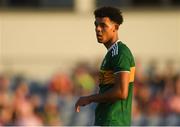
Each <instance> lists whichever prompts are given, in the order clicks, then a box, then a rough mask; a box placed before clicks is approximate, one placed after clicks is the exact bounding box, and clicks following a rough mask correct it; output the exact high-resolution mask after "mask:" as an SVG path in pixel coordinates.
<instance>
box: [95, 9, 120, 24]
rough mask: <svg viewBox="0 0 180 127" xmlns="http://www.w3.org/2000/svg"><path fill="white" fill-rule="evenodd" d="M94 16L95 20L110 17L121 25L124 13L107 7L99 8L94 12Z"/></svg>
mask: <svg viewBox="0 0 180 127" xmlns="http://www.w3.org/2000/svg"><path fill="white" fill-rule="evenodd" d="M94 15H95V18H97V17H99V18H103V17H109V18H110V19H111V20H112V21H113V22H115V23H117V24H119V25H120V24H122V22H123V16H122V12H121V11H120V10H119V9H117V8H115V7H110V6H105V7H101V8H98V9H96V10H95V11H94Z"/></svg>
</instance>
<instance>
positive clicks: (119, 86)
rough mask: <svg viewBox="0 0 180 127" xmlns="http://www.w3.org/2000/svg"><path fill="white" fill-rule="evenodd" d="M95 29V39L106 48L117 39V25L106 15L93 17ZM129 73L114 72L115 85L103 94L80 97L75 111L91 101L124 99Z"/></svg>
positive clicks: (126, 94) (126, 93)
mask: <svg viewBox="0 0 180 127" xmlns="http://www.w3.org/2000/svg"><path fill="white" fill-rule="evenodd" d="M94 24H95V31H96V37H97V41H98V42H99V43H102V44H104V46H105V47H106V48H107V49H108V48H110V47H111V46H112V45H113V44H114V43H115V42H116V41H117V40H118V29H119V25H118V24H116V23H115V22H113V21H111V20H110V19H109V18H108V17H103V18H99V17H97V18H96V19H95V22H94ZM128 85H129V73H128V72H119V73H117V74H115V85H114V86H113V88H112V89H110V90H108V91H106V92H105V93H103V94H100V93H98V94H93V95H89V96H82V97H80V98H79V99H78V100H77V102H76V104H75V111H76V112H80V107H81V106H86V105H88V104H90V103H92V102H95V103H103V102H114V101H117V100H121V99H126V98H127V96H128Z"/></svg>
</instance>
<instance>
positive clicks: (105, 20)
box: [95, 17, 111, 23]
mask: <svg viewBox="0 0 180 127" xmlns="http://www.w3.org/2000/svg"><path fill="white" fill-rule="evenodd" d="M95 22H96V23H110V22H111V20H110V18H109V17H102V18H100V17H96V18H95Z"/></svg>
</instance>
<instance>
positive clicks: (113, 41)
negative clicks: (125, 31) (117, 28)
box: [104, 36, 119, 49]
mask: <svg viewBox="0 0 180 127" xmlns="http://www.w3.org/2000/svg"><path fill="white" fill-rule="evenodd" d="M118 39H119V38H118V36H116V37H115V38H113V39H111V40H109V41H108V42H106V43H104V46H105V47H106V48H107V49H109V48H110V47H111V46H112V45H113V44H114V43H115V42H116V41H117V40H118Z"/></svg>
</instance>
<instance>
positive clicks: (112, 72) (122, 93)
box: [75, 7, 135, 126]
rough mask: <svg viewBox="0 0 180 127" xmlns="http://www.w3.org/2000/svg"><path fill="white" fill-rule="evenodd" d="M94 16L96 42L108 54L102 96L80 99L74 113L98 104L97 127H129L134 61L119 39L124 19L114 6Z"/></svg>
mask: <svg viewBox="0 0 180 127" xmlns="http://www.w3.org/2000/svg"><path fill="white" fill-rule="evenodd" d="M94 15H95V22H94V24H95V31H96V36H97V41H98V42H99V43H102V44H104V46H105V47H106V48H107V50H108V51H107V54H106V56H105V58H104V60H103V62H102V65H101V68H100V75H99V79H100V84H99V88H100V90H99V93H98V94H94V95H90V96H84V97H80V98H79V100H78V101H77V102H76V105H75V110H76V111H77V112H79V111H80V106H85V105H87V104H90V103H92V102H96V103H98V105H97V107H96V111H95V125H97V126H100V125H105V126H108V125H112V126H113V125H118V126H121V125H127V126H129V125H130V124H131V105H132V94H133V82H134V74H135V62H134V58H133V55H132V53H131V51H130V50H129V48H128V47H127V46H126V45H125V44H124V43H122V42H121V41H119V38H118V29H119V26H120V24H122V22H123V17H122V15H121V12H120V11H119V10H118V9H117V8H114V7H102V8H99V9H97V10H95V12H94Z"/></svg>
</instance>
